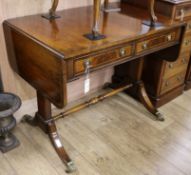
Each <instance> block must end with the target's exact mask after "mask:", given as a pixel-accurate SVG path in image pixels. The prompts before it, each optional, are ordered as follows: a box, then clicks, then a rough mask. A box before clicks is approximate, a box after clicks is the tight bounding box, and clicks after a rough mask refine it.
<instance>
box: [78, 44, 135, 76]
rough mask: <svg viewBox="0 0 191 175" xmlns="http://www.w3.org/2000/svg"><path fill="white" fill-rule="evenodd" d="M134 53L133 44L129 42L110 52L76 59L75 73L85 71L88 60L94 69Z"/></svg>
mask: <svg viewBox="0 0 191 175" xmlns="http://www.w3.org/2000/svg"><path fill="white" fill-rule="evenodd" d="M132 54H133V45H132V44H129V45H127V46H124V47H120V48H115V49H112V50H110V51H108V52H104V53H100V54H96V55H93V56H89V57H85V58H81V59H77V60H75V61H74V74H75V75H79V74H82V73H84V71H85V63H86V62H89V65H90V69H94V68H98V67H101V66H104V65H107V64H109V63H111V62H115V61H118V60H120V59H123V58H126V57H127V58H128V57H130V56H132Z"/></svg>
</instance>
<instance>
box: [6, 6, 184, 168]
mask: <svg viewBox="0 0 191 175" xmlns="http://www.w3.org/2000/svg"><path fill="white" fill-rule="evenodd" d="M127 9H130V10H128V11H126V12H125V13H107V15H106V14H105V13H103V14H102V15H101V16H100V19H101V20H100V21H101V22H100V24H103V25H101V27H102V31H103V34H105V35H106V36H107V37H106V38H104V39H102V40H98V41H91V40H89V39H87V38H85V37H84V34H85V33H87V32H88V31H89V30H91V25H92V23H93V19H92V18H91V15H90V14H91V13H92V12H93V11H94V10H93V8H92V7H83V8H76V9H70V10H64V11H60V12H59V13H58V14H59V15H60V16H62V19H57V20H51V21H49V20H46V19H44V18H41V16H40V15H32V16H26V17H21V18H16V19H11V20H7V21H5V22H4V31H5V36H6V41H7V50H8V53H9V58H10V62H11V63H12V67H13V69H14V70H15V71H16V72H17V73H18V74H19V75H20V76H22V77H23V78H24V79H25V80H26V81H27V82H28V83H29V84H30V85H32V86H33V87H34V88H35V89H36V91H37V99H38V112H37V114H36V116H35V120H36V121H37V122H38V125H39V126H40V127H41V128H42V129H43V130H45V131H47V133H48V135H49V137H50V139H51V141H52V143H53V146H54V148H55V150H56V151H57V153H58V155H59V156H60V158H61V160H62V161H63V162H64V163H65V164H66V165H67V167H68V169H69V171H73V170H74V164H73V162H72V161H71V159H70V158H69V157H68V155H67V154H66V152H65V150H64V148H63V146H62V144H61V141H60V139H59V137H58V133H57V130H56V125H55V122H54V121H53V120H50V119H51V117H52V116H51V105H50V104H51V103H53V104H54V105H55V106H56V107H58V108H63V107H65V106H66V104H67V91H66V84H67V82H70V81H74V80H76V79H77V78H79V77H82V76H83V75H84V74H86V71H85V69H83V68H82V63H83V62H86V61H87V60H89V59H90V58H93V61H94V62H92V66H90V70H89V71H90V72H91V71H96V70H99V69H102V68H104V67H110V66H117V65H120V64H122V63H126V62H128V61H131V60H137V71H138V72H137V73H136V74H135V75H133V74H132V77H134V79H133V80H131V81H130V82H131V83H132V82H133V83H134V84H135V85H136V86H137V87H138V88H139V91H140V93H139V94H140V98H141V99H142V101H143V105H144V106H145V107H146V108H147V109H148V110H149V111H150V112H151V113H152V114H154V115H155V119H157V120H162V119H163V118H162V116H161V115H160V113H159V112H158V110H157V109H156V108H154V106H153V105H152V103H151V101H150V99H149V98H148V96H147V93H146V91H145V89H144V84H143V83H142V81H141V74H142V70H143V60H142V59H143V57H144V56H145V55H148V54H151V53H155V52H159V53H160V55H168V56H169V58H171V59H172V60H176V59H177V56H178V54H179V50H180V46H181V42H182V36H183V32H184V29H185V24H184V23H176V22H175V23H172V22H171V21H170V20H168V19H166V18H165V17H162V16H159V20H160V21H161V22H163V23H164V25H163V26H161V27H160V28H150V27H148V26H145V25H144V24H142V21H143V20H145V19H147V18H148V13H147V11H145V10H143V9H139V8H134V7H132V6H128V5H127ZM137 12H139V13H137ZM132 17H133V18H132ZM124 21H125V22H124ZM82 24H83V25H82ZM111 28H112V30H111ZM169 36H170V37H169ZM161 37H162V38H161ZM169 38H170V39H169ZM142 42H143V43H145V42H146V43H148V46H149V47H148V48H147V49H146V50H144V51H139V49H138V48H139V47H138V46H140V45H142V46H144V44H143V43H142ZM140 43H141V44H140ZM157 43H158V44H157ZM112 51H114V52H112ZM172 53H173V54H172ZM108 55H112V58H113V59H112V61H110V62H109V60H108V59H107V56H108ZM141 58H142V59H141ZM96 59H97V60H98V61H96ZM79 60H80V61H79ZM89 62H91V60H89ZM84 65H85V64H84ZM85 68H86V67H85ZM122 71H123V72H125V73H126V72H127V69H126V68H125V69H123V70H122ZM124 77H125V78H128V75H127V74H126V75H125V76H124ZM122 83H123V86H125V87H126V85H127V86H128V83H129V82H126V81H124V82H122ZM120 87H121V86H120ZM119 90H121V88H119V89H118V90H114V91H113V92H112V93H111V94H112V95H113V93H116V92H118V91H119ZM111 94H109V95H108V94H106V95H104V96H103V97H100V98H96V99H95V101H96V102H97V101H99V100H100V99H102V98H105V97H107V96H110V95H111ZM90 103H94V100H93V101H90ZM82 106H83V105H82ZM75 109H76V108H75ZM72 111H73V110H72ZM74 111H75V110H74ZM47 120H50V122H48V123H46V122H45V121H47Z"/></svg>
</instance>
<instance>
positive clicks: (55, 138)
mask: <svg viewBox="0 0 191 175" xmlns="http://www.w3.org/2000/svg"><path fill="white" fill-rule="evenodd" d="M48 135H49V137H50V140H51V142H52V144H53V146H54V148H55V150H56V152H57V154H58V155H59V157H60V159H61V160H62V161H63V163H64V164H65V165H66V168H67V169H66V172H67V173H72V172H74V171H76V167H75V164H74V162H73V161H72V160H71V159H70V157H69V156H68V154H67V153H66V151H65V149H64V147H63V145H62V143H61V141H60V137H59V135H58V132H57V129H56V125H55V123H54V122H49V123H48Z"/></svg>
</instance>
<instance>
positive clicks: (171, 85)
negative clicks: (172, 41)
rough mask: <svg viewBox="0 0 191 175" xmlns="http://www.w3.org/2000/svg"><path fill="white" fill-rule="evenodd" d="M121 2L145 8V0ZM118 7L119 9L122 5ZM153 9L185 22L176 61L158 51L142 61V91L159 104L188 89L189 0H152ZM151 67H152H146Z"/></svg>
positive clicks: (190, 48) (190, 66)
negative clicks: (161, 55)
mask: <svg viewBox="0 0 191 175" xmlns="http://www.w3.org/2000/svg"><path fill="white" fill-rule="evenodd" d="M122 2H124V4H126V3H128V4H132V5H134V6H137V7H141V8H147V7H146V4H147V0H141V1H140V0H122ZM121 6H122V9H123V4H122V5H121ZM124 8H125V6H124ZM155 10H156V12H158V13H159V14H162V15H165V16H166V17H167V18H169V19H170V20H172V21H176V22H182V21H184V22H186V23H187V28H186V31H185V36H184V39H183V42H182V47H181V51H180V52H181V53H180V55H179V57H178V59H177V60H176V61H174V62H172V61H171V60H170V61H169V58H168V57H166V58H165V59H164V58H161V57H160V55H159V54H157V55H156V54H153V55H149V56H148V58H147V59H146V61H145V64H144V67H145V68H144V73H143V77H142V79H143V81H144V83H145V87H146V90H147V92H148V94H149V97H150V98H151V100H152V102H153V104H154V105H155V106H156V107H160V106H162V105H164V104H166V103H167V102H169V101H171V100H172V99H174V98H176V97H177V96H178V95H181V94H182V93H183V91H184V90H185V89H186V90H187V89H190V88H191V60H190V55H191V1H189V0H156V4H155ZM152 57H155V59H153V58H152ZM151 66H153V67H155V68H156V69H150V67H151ZM151 74H152V76H151Z"/></svg>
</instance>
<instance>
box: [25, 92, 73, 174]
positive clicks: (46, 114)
mask: <svg viewBox="0 0 191 175" xmlns="http://www.w3.org/2000/svg"><path fill="white" fill-rule="evenodd" d="M37 103H38V112H37V113H36V115H35V117H34V118H33V121H32V119H31V117H29V116H28V115H27V116H25V118H24V120H25V121H26V122H28V123H29V124H32V125H34V123H35V124H36V125H38V126H39V127H40V128H41V129H42V130H43V131H44V132H46V133H47V134H48V135H49V138H50V140H51V142H52V144H53V146H54V148H55V150H56V152H57V154H58V156H59V157H60V159H61V160H62V161H63V163H64V164H65V165H66V167H67V170H66V172H68V173H71V172H73V171H75V170H76V168H75V165H74V163H73V161H72V160H71V159H70V157H69V156H68V154H67V153H66V151H65V149H64V146H63V145H62V143H61V140H60V137H59V135H58V132H57V128H56V124H55V122H54V121H50V122H49V123H47V124H45V122H43V121H45V120H48V119H50V118H51V117H52V111H51V103H50V101H49V100H48V99H46V98H45V97H44V96H43V95H41V93H39V92H37Z"/></svg>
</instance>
